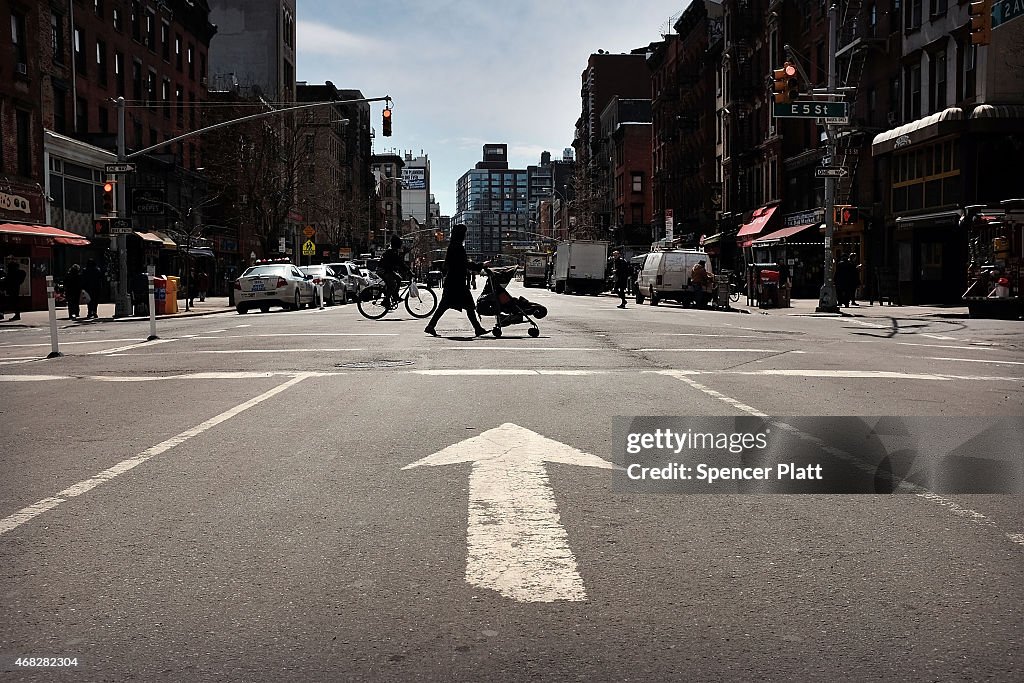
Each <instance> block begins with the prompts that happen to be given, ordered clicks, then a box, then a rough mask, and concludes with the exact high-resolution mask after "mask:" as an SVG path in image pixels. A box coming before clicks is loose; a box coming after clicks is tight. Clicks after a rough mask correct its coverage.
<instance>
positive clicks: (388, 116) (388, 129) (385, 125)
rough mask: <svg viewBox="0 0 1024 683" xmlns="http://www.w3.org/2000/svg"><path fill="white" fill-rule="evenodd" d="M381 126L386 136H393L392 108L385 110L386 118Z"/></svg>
mask: <svg viewBox="0 0 1024 683" xmlns="http://www.w3.org/2000/svg"><path fill="white" fill-rule="evenodd" d="M381 128H382V131H381V132H382V133H383V135H384V137H386V138H389V137H391V110H390V109H385V110H384V120H383V123H382V124H381Z"/></svg>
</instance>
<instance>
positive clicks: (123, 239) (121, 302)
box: [114, 97, 132, 318]
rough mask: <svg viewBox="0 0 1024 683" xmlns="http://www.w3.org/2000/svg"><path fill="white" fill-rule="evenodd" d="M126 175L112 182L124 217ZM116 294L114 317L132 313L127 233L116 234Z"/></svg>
mask: <svg viewBox="0 0 1024 683" xmlns="http://www.w3.org/2000/svg"><path fill="white" fill-rule="evenodd" d="M124 136H125V132H124V97H118V98H117V163H119V164H123V163H124V162H125V161H127V159H128V157H127V156H126V154H125V140H124ZM127 179H128V177H127V176H124V175H123V176H121V178H120V179H119V180H118V181H117V183H115V184H114V188H115V189H116V193H115V195H116V197H117V215H118V217H119V218H124V217H125V216H126V215H128V197H127V195H128V187H127V185H128V183H127ZM116 244H117V296H116V297H115V300H114V317H115V318H126V317H128V316H130V315H131V314H132V302H131V300H130V299H129V298H128V235H123V234H122V235H118V236H117V242H116Z"/></svg>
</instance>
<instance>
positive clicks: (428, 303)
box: [405, 284, 437, 318]
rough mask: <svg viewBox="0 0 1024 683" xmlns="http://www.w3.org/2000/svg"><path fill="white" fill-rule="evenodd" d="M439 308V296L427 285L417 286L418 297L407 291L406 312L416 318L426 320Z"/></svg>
mask: <svg viewBox="0 0 1024 683" xmlns="http://www.w3.org/2000/svg"><path fill="white" fill-rule="evenodd" d="M435 308H437V294H434V290H432V289H430V288H429V287H427V286H426V285H420V284H417V285H416V296H413V295H412V294H410V293H409V290H405V310H407V311H409V315H411V316H412V317H414V318H426V317H427V316H429V315H430V314H431V313H433V312H434V309H435Z"/></svg>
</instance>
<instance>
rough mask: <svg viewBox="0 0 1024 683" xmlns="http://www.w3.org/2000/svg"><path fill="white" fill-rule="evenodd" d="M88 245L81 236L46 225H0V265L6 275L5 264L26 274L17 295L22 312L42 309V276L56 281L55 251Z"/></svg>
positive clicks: (44, 281)
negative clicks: (14, 266) (18, 268)
mask: <svg viewBox="0 0 1024 683" xmlns="http://www.w3.org/2000/svg"><path fill="white" fill-rule="evenodd" d="M88 245H89V240H87V239H85V238H84V237H82V236H81V235H76V234H75V233H73V232H67V231H66V230H61V229H59V228H54V227H52V226H49V225H28V224H22V223H2V224H0V264H2V267H3V269H4V270H5V271H6V270H7V268H8V267H9V266H8V264H9V263H11V262H16V263H17V264H18V266H19V267H20V268H21V269H22V270H23V271H24V272H25V273H26V274H27V277H26V278H25V281H24V282H23V283H22V285H21V292H20V298H21V308H22V310H26V311H30V310H44V309H45V308H46V305H47V304H46V298H47V297H46V276H47V275H52V276H54V278H55V279H60V273H58V272H57V271H56V268H55V252H56V251H57V250H60V249H62V248H80V247H87V246H88Z"/></svg>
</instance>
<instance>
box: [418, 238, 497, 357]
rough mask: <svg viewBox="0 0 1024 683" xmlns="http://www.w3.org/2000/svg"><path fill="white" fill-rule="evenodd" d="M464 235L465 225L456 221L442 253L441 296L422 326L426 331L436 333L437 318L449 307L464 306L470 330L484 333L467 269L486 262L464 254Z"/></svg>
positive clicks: (470, 270) (473, 270) (477, 269)
mask: <svg viewBox="0 0 1024 683" xmlns="http://www.w3.org/2000/svg"><path fill="white" fill-rule="evenodd" d="M465 239H466V226H465V225H463V224H461V223H459V224H458V225H455V226H454V227H452V234H451V239H450V240H449V241H448V251H447V253H445V256H444V266H445V276H444V284H443V285H442V290H441V300H440V301H439V302H438V303H437V310H436V311H434V315H433V317H431V318H430V322H429V323H428V324H427V327H426V328H425V329H424V330H423V331H424V332H426V333H427V334H430V335H433V336H435V337H436V336H437V330H436V326H437V321H438V320H440V319H441V316H442V315H444V312H445V311H447V310H448V309H450V308H454V309H455V310H457V311H461V310H463V309H465V311H466V317H468V318H469V322H470V323H472V325H473V332H474V334H476V336H478V337H480V336H483V335H485V334H487V330H486V329H484V327H483V326H481V325H480V321H479V320H477V317H476V303H475V302H474V301H473V293H472V292H471V291H470V290H469V277H468V276H469V273H470V272H474V273H475V272H478V271H480V270H481V269H482V268H483V266H486V265H487V264H486V263H484V264H482V265H481V264H479V263H474V262H472V261H470V260H469V256H467V255H466V247H465V245H464V244H463V242H464V241H465Z"/></svg>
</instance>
